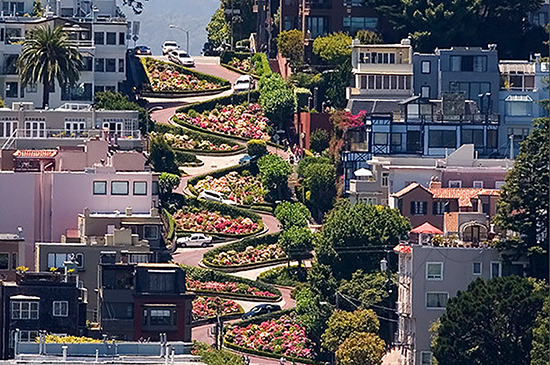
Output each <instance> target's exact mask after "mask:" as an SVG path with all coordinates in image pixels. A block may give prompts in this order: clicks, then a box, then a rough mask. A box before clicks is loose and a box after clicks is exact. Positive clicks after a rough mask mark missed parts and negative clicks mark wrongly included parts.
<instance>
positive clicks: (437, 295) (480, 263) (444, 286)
mask: <svg viewBox="0 0 550 365" xmlns="http://www.w3.org/2000/svg"><path fill="white" fill-rule="evenodd" d="M394 251H395V252H397V254H398V256H399V272H398V280H399V285H398V286H399V290H398V300H397V312H398V315H399V326H398V345H399V349H400V351H401V354H402V359H401V362H400V364H406V365H430V364H431V360H432V353H431V350H430V343H431V336H432V334H431V332H430V326H431V325H432V323H434V322H435V321H436V320H437V319H438V318H439V317H440V316H441V315H442V314H444V313H445V307H446V304H447V301H448V299H449V298H451V297H454V296H455V295H456V294H457V292H458V291H459V290H465V289H466V288H467V287H468V284H470V282H472V281H473V280H476V279H478V278H481V279H490V278H493V277H497V276H502V275H503V274H504V275H505V274H506V271H507V269H506V266H505V265H504V264H503V260H502V258H501V255H500V253H499V252H498V251H497V250H496V249H494V248H491V247H489V246H486V245H481V246H479V247H459V246H457V245H453V246H432V245H416V244H412V245H405V244H400V245H398V246H396V247H395V248H394ZM519 266H520V271H521V265H519Z"/></svg>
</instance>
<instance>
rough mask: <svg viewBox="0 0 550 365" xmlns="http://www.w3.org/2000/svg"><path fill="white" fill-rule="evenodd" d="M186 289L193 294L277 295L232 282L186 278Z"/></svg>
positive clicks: (266, 296) (272, 296) (273, 296)
mask: <svg viewBox="0 0 550 365" xmlns="http://www.w3.org/2000/svg"><path fill="white" fill-rule="evenodd" d="M187 289H189V290H191V291H194V292H205V293H227V294H243V295H250V296H255V297H264V298H276V297H278V295H277V294H275V293H272V292H270V291H267V290H261V289H259V288H257V287H255V286H253V285H249V284H246V283H237V282H234V281H225V282H219V281H200V280H195V279H193V278H192V277H187Z"/></svg>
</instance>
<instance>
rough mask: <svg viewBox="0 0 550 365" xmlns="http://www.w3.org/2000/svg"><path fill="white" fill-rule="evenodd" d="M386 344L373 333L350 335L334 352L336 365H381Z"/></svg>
mask: <svg viewBox="0 0 550 365" xmlns="http://www.w3.org/2000/svg"><path fill="white" fill-rule="evenodd" d="M385 346H386V344H385V343H384V341H383V340H382V339H381V338H380V337H378V336H377V335H375V334H374V333H368V332H367V333H365V332H355V333H352V334H351V336H349V337H348V338H347V339H346V340H345V341H344V342H343V343H342V344H341V345H340V346H339V347H338V350H336V361H337V363H338V365H381V364H382V357H383V356H384V349H385Z"/></svg>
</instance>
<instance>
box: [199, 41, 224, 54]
mask: <svg viewBox="0 0 550 365" xmlns="http://www.w3.org/2000/svg"><path fill="white" fill-rule="evenodd" d="M202 54H203V56H219V55H220V50H219V49H218V48H216V47H214V44H213V43H210V42H206V43H205V44H204V45H203V46H202Z"/></svg>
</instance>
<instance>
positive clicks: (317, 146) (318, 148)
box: [309, 129, 330, 153]
mask: <svg viewBox="0 0 550 365" xmlns="http://www.w3.org/2000/svg"><path fill="white" fill-rule="evenodd" d="M329 142H330V135H329V134H328V132H327V131H326V130H324V129H316V130H314V131H313V133H311V136H310V137H309V145H310V147H311V149H312V150H313V151H315V152H317V153H321V152H323V151H324V150H326V149H327V148H328V146H329Z"/></svg>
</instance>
